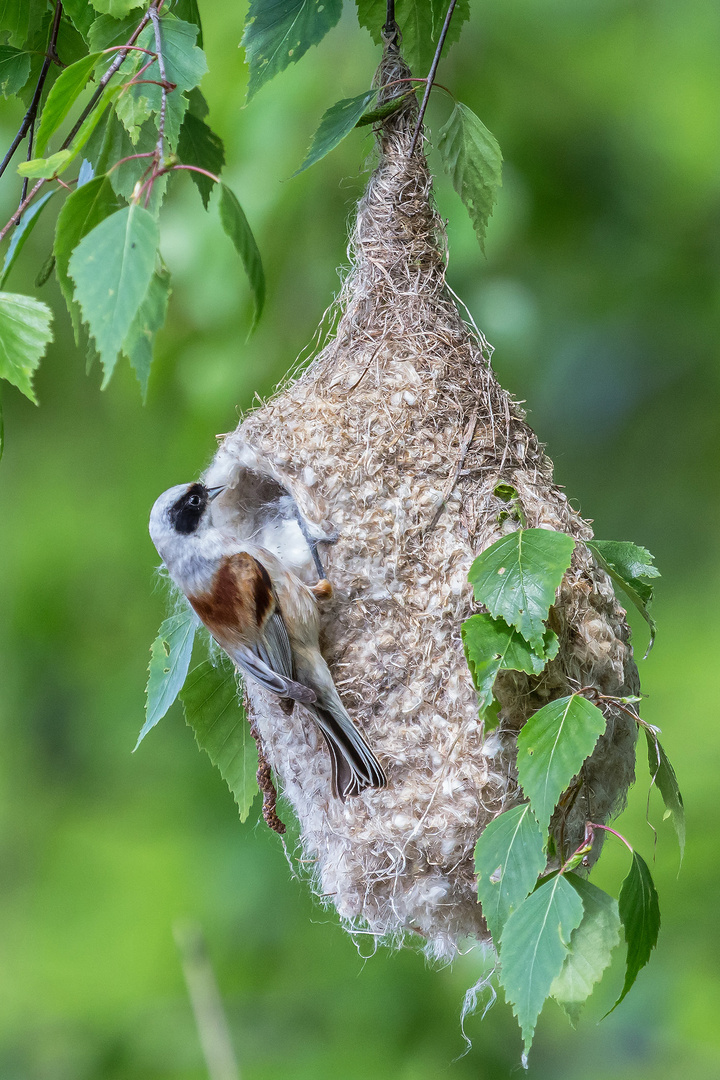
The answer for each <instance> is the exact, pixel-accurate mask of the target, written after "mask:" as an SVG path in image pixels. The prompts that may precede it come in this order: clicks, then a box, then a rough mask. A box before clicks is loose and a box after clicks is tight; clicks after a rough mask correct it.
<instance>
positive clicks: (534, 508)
mask: <svg viewBox="0 0 720 1080" xmlns="http://www.w3.org/2000/svg"><path fill="white" fill-rule="evenodd" d="M407 74H408V72H407V69H406V68H405V67H404V65H403V64H402V61H401V60H400V59H399V57H398V56H397V54H396V53H395V52H394V51H393V50H392V48H389V49H388V50H387V51H386V56H385V58H384V61H383V64H382V65H381V68H380V70H379V73H378V81H379V83H380V84H381V85H386V84H387V83H390V82H392V81H393V80H395V79H398V78H402V77H404V76H406V75H407ZM416 116H417V105H416V103H415V101H414V100H413V99H410V100H406V101H405V102H404V103H403V105H402V106H401V107H400V109H399V110H398V111H397V112H395V113H393V114H392V115H391V116H390V117H389V118H387V119H386V120H385V122H384V123H383V125H382V126H381V127H379V128H378V130H377V136H378V150H379V162H378V164H377V167H376V168H375V170H374V172H373V173H372V176H371V177H370V180H369V183H368V186H367V190H366V191H365V194H364V195H363V197H362V199H361V201H360V203H359V206H358V209H357V217H356V220H355V224H354V227H353V230H352V235H351V237H350V243H349V258H350V263H351V268H350V270H349V273H348V274H347V276H346V277H345V280H344V284H343V286H342V289H341V293H340V296H339V298H338V308H339V320H338V323H337V330H336V333H335V336H334V337H333V338H332V340H330V341H329V342H328V343H327V345H326V346H325V348H324V349H323V350H322V352H321V353H320V354H319V355H318V356H317V357H316V359H315V360H314V361H313V362H312V363H311V364H310V366H309V367H308V368H307V369H306V370H305V371H304V372H303V373H302V374H301V375H300V376H299V377H298V378H297V379H296V380H295V381H292V382H290V383H289V384H288V385H285V386H284V387H281V388H280V390H279V392H278V393H277V394H276V395H275V396H274V397H273V398H272V399H271V400H270V401H268V402H266V403H265V404H264V405H262V406H261V407H260V408H258V409H257V410H256V411H254V412H252V413H250V414H249V415H248V416H246V417H245V418H244V419H243V420H242V421H241V423H240V424H239V426H238V428H237V430H236V431H235V432H233V433H232V434H230V435H228V436H227V437H225V438H224V440H223V442H222V443H221V445H220V447H219V449H218V452H217V455H216V457H215V459H214V461H213V463H212V464H211V466H210V469H209V470H208V474H207V477H206V480H207V482H208V483H218V482H225V481H227V480H228V478H231V477H232V475H233V470H237V469H238V468H239V467H240V465H241V464H242V462H243V461H245V460H246V459H247V454H248V444H249V445H250V446H251V447H252V448H254V450H255V451H257V452H258V453H259V454H261V455H263V456H264V457H265V458H266V459H267V460H269V462H270V463H271V464H272V467H273V469H274V470H275V472H276V474H277V476H278V478H280V479H281V481H282V483H283V484H284V485H285V486H287V487H288V488H289V489H290V490H291V491H292V493H293V495H294V496H295V498H296V500H297V502H298V504H299V505H300V507H301V509H302V511H303V513H304V514H305V515H306V517H307V518H308V520H309V521H310V522H312V523H315V524H317V525H318V527H319V528H323V526H324V523H328V522H331V523H332V526H333V527H334V528H335V529H336V530H337V532H338V534H339V535H338V540H337V542H336V543H335V544H333V545H332V546H327V547H326V548H324V560H325V564H326V567H327V573H328V577H329V578H330V580H331V581H332V584H333V586H334V596H333V598H332V599H331V600H329V601H326V602H323V604H322V626H323V639H322V645H323V652H324V655H325V657H326V659H327V661H328V664H329V665H330V669H331V671H332V674H333V677H334V680H335V683H336V686H337V688H338V691H339V693H340V695H341V697H342V699H343V702H344V704H345V706H346V708H347V710H348V712H349V713H350V715H351V717H352V718H353V720H354V722H355V723H356V724H357V726H358V727H359V729H360V730H361V731H362V732H363V733H364V734H365V736H366V738H367V739H368V742H369V743H370V745H371V746H372V747H373V749H374V751H375V753H376V754H377V757H378V758H379V760H380V761H381V763H382V765H383V767H384V768H385V770H386V773H387V776H388V785H387V787H386V788H385V789H383V790H374V789H369V790H366V791H364V792H363V794H362V795H360V796H358V797H357V798H353V799H349V800H348V801H347V802H346V803H344V804H343V803H342V802H340V801H339V800H338V799H334V798H332V796H331V793H330V761H329V757H328V754H327V753H326V751H325V748H324V746H323V745H322V741H321V738H320V736H319V734H318V731H317V728H316V726H315V725H314V724H313V722H312V721H311V719H310V718H309V716H308V715H307V714H306V713H305V712H304V710H303V709H302V708H300V707H296V708H295V709H294V711H293V712H292V714H290V715H287V713H286V712H284V711H283V710H282V708H280V707H279V704H278V701H277V699H274V698H272V697H271V695H269V694H267V693H266V692H264V691H263V690H261V689H260V688H259V687H258V686H257V685H256V684H254V683H248V685H247V688H246V691H247V695H248V698H249V702H250V706H251V710H252V719H253V723H254V725H256V728H257V730H258V731H259V733H260V736H261V739H262V743H263V745H264V750H265V754H266V756H267V759H268V761H269V763H270V765H271V766H272V768H273V771H274V773H275V775H276V777H277V779H278V782H279V785H280V787H281V790H282V794H283V795H284V797H285V798H286V799H287V800H288V801H289V802H290V804H291V805H292V808H293V810H294V812H295V814H296V816H297V819H298V821H299V823H300V829H301V845H302V849H303V855H304V857H305V860H307V861H304V862H303V865H304V866H305V867H312V883H313V887H314V888H315V890H316V892H317V894H318V895H319V896H321V897H323V898H324V902H326V903H332V904H333V905H334V906H335V908H336V909H337V911H338V913H339V914H340V916H341V918H342V919H343V921H344V922H345V924H346V926H347V927H348V928H349V929H354V930H360V929H362V930H363V931H365V932H369V933H371V934H373V935H376V936H378V937H381V938H383V939H385V940H390V941H393V942H395V943H400V942H401V941H404V940H406V939H414V940H415V941H421V942H422V943H423V944H424V946H425V948H426V951H427V953H428V955H430V956H433V957H438V958H445V957H451V956H452V955H454V954H455V952H456V951H457V948H458V946H459V944H460V942H461V941H462V940H463V939H466V938H468V937H472V938H475V939H481V940H482V939H485V940H487V937H488V935H487V929H486V927H485V924H484V921H483V918H482V913H481V909H480V907H479V905H478V903H477V893H476V886H475V878H474V869H473V849H474V846H475V842H476V840H477V838H478V836H479V834H480V833H481V832H482V830H483V828H484V827H485V826H486V825H487V824H488V823H489V822H490V821H491V820H492V819H493V818H494V817H495V816H496V815H497V814H498V813H499V812H501V811H502V810H505V809H508V808H509V807H510V806H512V805H513V804H514V803H515V802H517V801H518V800H519V799H520V797H521V793H519V791H518V787H517V782H516V773H515V767H514V761H515V751H516V737H517V733H518V731H519V729H520V728H521V727H522V725H523V724H524V722H525V721H526V720H527V719H528V717H529V716H530V715H532V713H533V712H535V711H536V710H537V709H538V708H540V707H541V706H542V705H544V704H546V703H547V702H548V701H549V700H551V699H553V698H557V697H561V696H563V695H565V694H569V693H572V692H573V690H577V689H578V688H579V687H586V686H592V687H595V688H597V689H598V690H599V691H600V692H601V693H602V694H605V695H609V696H625V695H628V694H635V693H637V692H638V688H639V684H638V674H637V669H636V667H635V664H634V662H633V657H632V649H631V647H630V644H629V636H630V635H629V630H628V627H627V623H626V621H625V614H624V612H623V610H622V609H621V608H620V607H619V605H618V603H617V601H616V599H615V595H614V592H613V589H612V585H611V583H610V580H609V579H608V577H607V575H606V574H605V573H604V572H603V571H602V570H600V569H599V568H598V567H597V566H596V565H595V564H594V562H593V560H592V558H591V557H590V555H589V553H588V552H587V549H586V548H585V547H584V546H582V545H577V546H576V549H575V553H574V555H573V561H572V565H571V567H570V569H569V571H568V572H567V574H566V575H565V578H564V580H563V583H562V586H561V588H560V591H559V595H558V600H557V603H556V604H555V606H554V609H553V611H554V616H553V617H554V622H553V628H554V629H555V630H556V632H557V633H558V635H559V638H560V650H559V653H558V656H557V658H556V659H555V660H553V661H551V662H550V664H549V666H548V668H547V669H546V671H545V672H544V673H543V674H542V675H540V676H529V675H525V674H522V673H516V672H505V673H502V674H501V676H500V677H499V678H498V680H497V682H496V686H495V693H496V696H497V698H498V700H499V701H500V704H501V712H500V724H499V727H498V728H497V730H496V731H494V732H493V733H492V734H491V735H489V736H488V737H487V738H485V737H484V733H483V726H482V723H481V722H480V721H479V720H478V710H477V700H476V694H475V690H474V688H473V684H472V679H471V676H470V672H469V671H468V668H467V665H466V662H465V658H464V655H463V648H462V642H461V637H460V627H461V624H462V622H463V620H464V619H466V618H468V617H469V616H470V615H471V614H473V612H474V611H475V610H476V606H475V604H474V601H473V595H472V589H471V587H470V585H469V584H468V581H467V574H468V570H469V568H470V565H471V563H472V560H473V559H474V557H475V556H477V555H478V554H479V553H480V552H481V551H483V550H484V549H485V548H486V547H488V545H489V544H491V543H493V542H494V541H495V540H497V539H498V538H499V537H500V536H501V535H503V533H506V532H508V531H510V530H512V529H514V528H517V527H518V522H517V521H516V520H513V519H512V518H509V517H507V515H506V514H504V513H503V511H506V510H507V504H506V503H504V502H503V501H502V499H501V498H499V497H498V496H497V495H496V494H495V491H496V489H497V488H498V486H499V485H502V484H509V485H512V487H513V488H514V489H515V490H516V491H517V493H518V501H519V503H520V505H521V507H522V510H523V512H524V516H525V518H526V521H527V526H528V527H540V528H543V527H544V528H549V529H557V530H560V531H562V532H566V533H568V534H570V535H572V536H573V537H575V538H576V539H577V540H581V541H582V540H587V539H589V538H590V537H591V536H592V533H591V530H590V527H589V526H588V524H587V523H586V522H585V521H584V520H583V519H582V518H581V517H580V515H579V514H578V513H577V512H576V511H575V510H574V509H572V507H571V506H570V505H569V503H568V501H567V498H566V496H565V494H564V493H563V492H562V491H561V490H560V489H559V488H558V487H557V486H556V485H555V484H554V483H553V472H552V463H551V462H550V460H549V459H548V457H547V456H546V454H545V453H544V451H543V447H542V446H541V445H540V444H539V443H538V440H537V438H536V436H535V434H534V433H533V431H532V430H531V428H530V427H529V426H528V424H527V423H526V421H525V416H524V413H523V411H522V410H521V409H520V408H519V407H518V405H517V404H516V403H514V402H513V401H512V399H511V398H510V396H509V395H508V394H507V393H506V392H505V391H504V390H503V389H502V388H501V387H500V386H499V384H498V382H497V380H496V378H495V376H494V374H493V371H492V369H491V366H490V353H491V350H490V348H489V347H488V345H487V342H486V341H485V339H484V337H483V336H482V334H480V333H479V332H478V331H477V330H476V329H475V328H472V327H470V326H468V325H467V323H466V322H465V321H463V318H462V317H461V315H460V312H459V310H458V307H457V305H456V303H455V300H454V299H453V295H452V294H451V292H450V290H449V288H448V286H447V284H446V281H445V256H444V252H445V247H446V235H445V230H444V227H443V224H442V221H441V220H440V218H439V217H438V215H437V213H436V211H435V208H434V202H433V194H432V179H431V176H430V173H429V171H428V167H427V162H426V160H425V156H424V154H423V153H422V148H421V147H418V150H417V151H416V152H415V153H414V154H413V156H412V157H410V156H409V153H408V151H409V148H410V143H411V140H412V134H413V129H414V126H415V122H416ZM325 527H326V526H325ZM603 710H604V712H605V713H606V716H607V719H608V724H607V730H606V732H605V734H604V735H603V736H602V737H601V738H600V740H599V742H598V744H597V746H596V749H595V751H594V753H593V755H592V757H591V758H590V759H589V760H588V761H587V762H586V763H585V765H584V767H583V770H582V774H581V776H580V777H579V778H578V785H576V786H575V790H576V797H575V799H574V801H573V802H572V805H571V806H569V807H568V808H566V809H565V810H564V811H558V812H556V818H555V819H554V822H553V827H554V829H555V831H556V834H557V833H558V832H561V833H562V837H563V840H564V843H565V846H566V847H569V845H571V844H573V845H574V846H577V845H578V844H579V843H580V841H581V839H582V836H583V831H584V825H585V821H586V820H588V819H590V820H593V821H604V820H606V819H607V818H608V817H609V816H610V815H611V814H612V813H613V812H615V811H617V810H618V809H619V807H620V806H621V804H622V802H623V800H624V798H625V793H626V791H627V788H628V786H629V784H630V783H631V782H632V780H633V772H634V759H635V740H636V726H635V724H634V722H633V721H632V720H631V719H630V718H629V717H627V716H626V715H625V714H623V713H622V712H621V711H620V710H618V709H616V708H614V707H613V705H612V703H606V704H605V705H604V706H603ZM597 854H598V846H597V842H596V848H595V850H594V852H593V856H592V857H591V858H596V857H597Z"/></svg>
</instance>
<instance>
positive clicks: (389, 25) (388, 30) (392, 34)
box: [382, 0, 400, 49]
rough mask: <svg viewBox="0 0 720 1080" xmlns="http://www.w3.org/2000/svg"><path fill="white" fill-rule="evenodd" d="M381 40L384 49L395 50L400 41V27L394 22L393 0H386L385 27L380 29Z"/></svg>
mask: <svg viewBox="0 0 720 1080" xmlns="http://www.w3.org/2000/svg"><path fill="white" fill-rule="evenodd" d="M382 39H383V41H384V42H385V46H386V48H391V47H394V48H395V49H397V47H398V42H399V40H400V27H399V26H398V24H397V23H396V22H395V0H387V8H386V15H385V25H384V26H383V28H382Z"/></svg>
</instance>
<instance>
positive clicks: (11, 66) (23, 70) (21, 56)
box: [0, 45, 30, 97]
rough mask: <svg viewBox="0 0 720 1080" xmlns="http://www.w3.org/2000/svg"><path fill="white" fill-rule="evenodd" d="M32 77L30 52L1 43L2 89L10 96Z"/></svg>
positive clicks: (0, 88) (0, 80)
mask: <svg viewBox="0 0 720 1080" xmlns="http://www.w3.org/2000/svg"><path fill="white" fill-rule="evenodd" d="M29 78H30V53H28V52H23V51H22V50H21V49H13V48H12V46H11V45H0V90H2V92H3V96H4V97H10V96H11V95H12V94H17V92H18V90H22V88H23V86H24V85H25V83H26V82H27V81H28V79H29Z"/></svg>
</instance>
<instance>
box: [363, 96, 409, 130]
mask: <svg viewBox="0 0 720 1080" xmlns="http://www.w3.org/2000/svg"><path fill="white" fill-rule="evenodd" d="M414 93H415V90H414V89H413V90H407V91H406V92H405V93H404V94H398V96H397V97H394V98H391V99H390V101H386V102H384V104H382V105H378V107H377V109H369V110H368V111H367V112H364V113H363V114H362V116H361V117H360V119H359V120H358V122H357V123H356V124H355V127H365V126H366V125H367V124H379V123H380V121H381V120H385V119H386V117H388V116H392V114H393V113H394V112H397V111H398V109H399V108H400V107H401V106H402V105H403V104H404V102H406V101H407V99H408V98H409V97H410V95H411V94H414Z"/></svg>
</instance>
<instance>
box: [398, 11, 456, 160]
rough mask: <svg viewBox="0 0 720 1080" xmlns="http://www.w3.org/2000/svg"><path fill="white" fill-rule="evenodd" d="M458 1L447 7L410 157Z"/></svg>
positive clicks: (410, 155) (411, 145) (418, 134)
mask: <svg viewBox="0 0 720 1080" xmlns="http://www.w3.org/2000/svg"><path fill="white" fill-rule="evenodd" d="M456 3H457V0H450V5H449V7H448V9H447V15H446V16H445V22H444V23H443V28H442V30H441V31H440V37H439V38H438V43H437V49H436V50H435V56H434V57H433V62H432V67H431V68H430V74H429V75H428V77H427V86H426V87H425V93H424V94H423V99H422V103H421V105H420V112H419V113H418V118H417V124H416V125H415V131H414V132H413V137H412V142H411V143H410V152H409V154H408V157H412V156H413V154H414V153H415V147H416V146H417V141H418V139H419V137H420V129H421V127H422V122H423V119H424V117H425V110H426V109H427V106H428V101H429V100H430V91H431V90H432V88H433V83H434V82H435V72H436V71H437V69H438V64H439V63H440V54H441V52H442V51H443V45H444V44H445V38H446V37H447V32H448V30H449V29H450V20H451V19H452V14H453V11H454V10H455V4H456Z"/></svg>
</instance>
